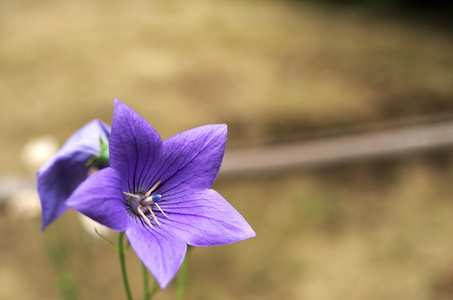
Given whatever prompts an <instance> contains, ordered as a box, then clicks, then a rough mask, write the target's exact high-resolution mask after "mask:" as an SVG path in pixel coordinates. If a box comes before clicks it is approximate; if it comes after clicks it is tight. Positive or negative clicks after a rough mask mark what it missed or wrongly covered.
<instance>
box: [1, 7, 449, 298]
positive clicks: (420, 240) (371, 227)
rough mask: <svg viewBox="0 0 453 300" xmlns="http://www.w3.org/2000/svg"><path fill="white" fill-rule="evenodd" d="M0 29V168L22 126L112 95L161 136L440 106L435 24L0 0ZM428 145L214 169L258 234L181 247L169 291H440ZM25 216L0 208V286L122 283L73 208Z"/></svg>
mask: <svg viewBox="0 0 453 300" xmlns="http://www.w3.org/2000/svg"><path fill="white" fill-rule="evenodd" d="M0 37H1V44H0V113H1V118H0V126H1V128H2V130H1V131H0V141H1V143H2V145H3V146H2V147H0V173H9V172H13V171H14V172H20V171H23V170H24V168H23V167H22V166H21V165H20V163H18V160H19V154H20V150H21V148H22V145H23V144H24V142H25V141H27V140H28V139H29V138H31V137H33V136H36V135H43V134H48V133H52V134H55V135H56V136H57V138H58V139H59V141H60V142H63V141H64V140H65V139H66V138H67V137H68V136H69V135H70V134H71V133H72V132H73V131H74V130H76V129H78V128H80V127H81V126H82V125H83V124H85V123H86V122H88V121H89V120H91V119H92V118H100V119H102V120H104V121H106V122H109V120H110V119H111V114H112V110H113V105H112V102H111V99H112V98H113V97H117V98H119V99H121V100H123V101H124V102H126V103H128V104H129V105H131V106H132V107H133V108H134V109H136V110H137V111H138V112H139V113H140V114H142V115H143V116H144V117H145V118H146V119H148V120H149V121H150V122H151V123H152V124H153V125H154V126H155V127H156V128H157V129H158V131H159V132H161V133H162V135H163V137H168V136H170V135H172V134H174V133H176V132H178V131H181V130H185V129H188V128H191V127H194V126H197V125H201V124H206V123H218V122H226V123H228V125H229V128H230V139H231V140H232V141H233V142H238V141H256V140H263V139H269V138H275V137H281V136H284V135H289V134H294V133H297V134H300V133H306V132H309V131H310V132H311V131H312V130H317V129H326V128H337V127H345V126H349V125H352V124H363V123H366V122H370V121H377V120H387V119H392V118H399V117H404V116H415V115H422V114H430V113H439V112H451V111H453V102H452V101H451V95H452V92H453V76H452V75H453V55H452V53H453V51H452V50H453V40H452V39H451V38H450V37H449V36H447V35H446V34H443V33H438V32H434V31H431V30H429V29H427V28H424V27H423V26H418V25H414V24H412V25H411V26H408V25H407V24H406V25H405V24H400V23H398V22H396V21H395V20H379V19H377V18H374V17H373V16H370V15H365V14H361V13H354V12H348V11H345V10H340V9H339V8H336V9H332V8H330V9H329V8H323V9H319V8H316V7H312V6H309V5H307V4H295V3H280V2H265V1H246V2H242V1H214V0H194V1H171V2H162V1H160V2H158V1H138V2H134V4H133V5H132V4H130V3H126V2H121V1H115V0H114V1H95V2H93V1H84V0H82V1H77V2H61V1H50V0H49V1H41V2H40V3H39V4H38V3H35V2H32V1H27V0H22V1H1V2H0ZM444 158H445V160H444V161H441V162H440V163H439V162H437V161H436V160H426V161H423V160H420V158H413V159H408V160H406V161H404V162H402V163H395V164H392V163H391V164H387V165H384V166H382V165H381V164H380V163H374V164H365V165H363V166H361V165H355V166H352V167H341V168H338V169H328V170H324V171H317V172H311V171H310V172H306V173H300V174H275V175H271V176H269V177H267V178H239V179H237V180H231V181H220V182H218V183H217V184H216V189H218V190H219V191H220V192H221V193H222V194H223V195H224V196H225V197H226V198H227V199H228V200H229V201H230V202H231V203H232V204H233V205H234V206H235V207H237V208H238V210H239V211H240V212H242V213H243V214H244V216H245V217H246V219H248V220H249V221H250V223H251V224H252V226H253V227H254V228H255V230H256V231H257V233H258V237H257V238H256V239H252V240H249V241H245V242H243V243H239V244H235V245H230V246H224V247H216V248H200V249H196V250H195V251H194V252H193V255H192V256H191V260H190V266H191V267H190V271H189V272H190V275H191V276H193V278H195V279H194V282H193V283H192V284H191V286H190V287H189V290H188V297H187V299H310V300H311V299H314V300H318V299H319V300H330V299H348V300H354V299H370V300H381V299H408V300H409V299H410V300H418V299H424V300H425V299H426V300H428V299H436V300H437V299H451V298H452V297H453V289H452V288H451V287H452V286H453V268H452V267H451V266H452V265H453V264H452V262H453V254H452V253H453V242H451V238H450V235H451V232H452V228H453V221H452V220H453V218H451V212H452V209H453V207H452V205H453V204H452V202H451V201H450V198H451V196H450V195H451V185H452V183H451V178H453V177H452V176H453V164H452V162H451V157H449V156H448V155H445V156H444ZM39 227H40V225H39V222H38V221H37V220H35V221H26V220H23V219H17V218H13V217H12V216H9V215H7V214H6V213H4V214H3V215H2V218H0V235H1V236H2V240H1V242H0V260H1V261H2V265H1V267H0V298H1V299H7V300H9V299H24V300H27V299H37V298H43V299H58V298H59V293H58V290H57V288H56V284H55V283H56V280H57V279H56V278H57V277H56V276H57V274H66V272H73V273H74V275H73V276H74V280H75V283H76V285H77V291H78V294H79V296H80V297H79V298H80V299H103V298H104V299H123V298H124V297H123V291H122V288H121V285H120V282H121V281H120V276H119V272H118V271H119V269H118V265H117V260H116V258H115V253H114V251H113V249H110V248H109V246H108V245H106V244H105V243H92V242H91V241H90V240H89V239H88V238H87V236H85V235H83V234H82V233H81V232H80V225H78V223H77V219H76V216H75V215H74V214H72V213H70V214H68V215H66V216H65V217H64V218H63V219H62V220H59V221H58V222H57V223H56V224H54V225H53V226H52V227H51V228H49V230H48V231H47V232H46V233H45V234H44V235H39V234H38V230H39ZM60 240H61V242H60ZM60 243H63V244H62V245H63V246H64V249H66V250H65V252H61V247H62V246H61V244H60ZM55 249H57V250H58V249H60V250H59V251H57V252H55ZM49 253H50V254H49ZM62 253H64V254H65V256H63V257H64V259H63V260H61V261H60V260H58V258H61V257H62V256H61V255H62ZM56 259H57V260H56ZM130 260H132V261H133V262H132V264H131V266H130V272H131V274H134V275H131V276H133V278H134V283H133V286H134V291H136V292H137V293H139V289H140V279H139V278H138V277H137V276H138V275H139V274H140V269H139V265H138V263H137V262H136V261H134V259H133V255H132V253H131V256H130ZM66 276H68V275H66ZM134 276H135V277H134ZM172 297H173V295H172V288H171V287H170V288H169V289H168V290H166V291H164V292H163V293H162V294H161V296H160V297H159V299H170V298H172Z"/></svg>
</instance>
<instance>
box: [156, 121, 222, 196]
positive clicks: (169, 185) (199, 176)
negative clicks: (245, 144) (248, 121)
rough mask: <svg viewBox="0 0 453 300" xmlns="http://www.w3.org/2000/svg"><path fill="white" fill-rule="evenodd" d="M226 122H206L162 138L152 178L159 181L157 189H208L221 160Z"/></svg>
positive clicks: (161, 190) (162, 190) (217, 171)
mask: <svg viewBox="0 0 453 300" xmlns="http://www.w3.org/2000/svg"><path fill="white" fill-rule="evenodd" d="M226 138H227V126H226V125H224V124H220V125H206V126H201V127H197V128H194V129H191V130H187V131H184V132H181V133H179V134H177V135H175V136H173V137H171V138H169V139H168V140H166V141H165V142H164V145H163V147H162V148H161V154H160V157H159V161H158V162H157V164H156V165H157V166H156V167H155V171H157V172H156V174H153V175H152V177H151V178H152V179H153V181H154V182H155V181H158V180H161V181H162V185H161V187H160V188H159V192H160V193H161V194H162V193H165V192H166V191H172V192H175V191H177V190H184V189H188V188H190V189H195V188H200V189H207V188H210V187H211V185H212V184H213V183H214V180H215V179H216V177H217V174H218V173H219V169H220V165H221V164H222V159H223V154H224V152H225V143H226Z"/></svg>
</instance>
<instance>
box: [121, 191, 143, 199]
mask: <svg viewBox="0 0 453 300" xmlns="http://www.w3.org/2000/svg"><path fill="white" fill-rule="evenodd" d="M123 194H124V195H126V196H129V197H133V198H135V199H138V200H142V197H140V195H135V194H131V193H126V192H123Z"/></svg>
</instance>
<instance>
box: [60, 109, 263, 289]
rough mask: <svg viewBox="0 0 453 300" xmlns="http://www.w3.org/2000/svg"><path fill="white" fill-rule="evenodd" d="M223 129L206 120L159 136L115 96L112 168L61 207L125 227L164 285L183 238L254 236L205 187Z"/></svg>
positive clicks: (196, 241) (207, 240)
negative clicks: (64, 206)
mask: <svg viewBox="0 0 453 300" xmlns="http://www.w3.org/2000/svg"><path fill="white" fill-rule="evenodd" d="M226 135H227V128H226V125H207V126H202V127H198V128H194V129H191V130H188V131H185V132H182V133H179V134H177V135H175V136H173V137H171V138H169V139H167V140H166V141H162V139H161V137H160V136H159V134H158V133H157V132H156V131H155V130H154V128H153V127H152V126H151V125H150V124H149V123H148V122H147V121H145V120H144V119H143V118H142V117H141V116H140V115H138V114H137V113H136V112H135V111H133V110H132V109H131V108H130V107H128V106H127V105H125V104H123V103H121V102H120V101H118V100H116V101H115V111H114V114H113V121H112V133H111V136H110V165H111V167H109V168H105V169H103V170H101V171H99V172H97V173H95V174H94V175H93V176H91V177H90V178H88V179H87V180H85V181H84V182H83V183H82V184H81V185H80V186H79V187H78V188H77V189H76V190H75V191H74V193H73V194H72V195H71V197H70V198H69V199H68V206H69V207H71V208H73V209H75V210H77V211H79V212H81V213H83V214H85V215H86V216H88V217H90V218H92V219H93V220H95V221H97V222H99V223H101V224H103V225H105V226H108V227H110V228H112V229H114V230H117V231H124V232H125V234H126V236H127V238H128V239H129V242H130V244H131V247H132V248H133V249H134V250H135V252H136V254H137V256H138V257H139V258H140V260H141V261H142V262H143V263H144V265H145V266H146V267H147V268H148V270H149V271H150V272H151V273H152V274H153V275H154V277H155V278H156V280H157V282H158V283H159V285H160V287H161V288H165V286H167V284H168V283H169V282H170V281H171V280H172V278H173V277H174V276H175V274H176V272H177V271H178V269H179V267H180V266H181V264H182V262H183V259H184V256H185V254H186V250H187V245H192V246H216V245H225V244H230V243H234V242H238V241H241V240H244V239H248V238H251V237H254V236H255V232H254V231H253V229H252V228H251V227H250V226H249V224H248V223H247V222H246V221H245V220H244V218H243V217H242V216H241V215H240V214H239V213H238V212H237V211H236V210H235V209H234V208H233V207H232V206H231V205H230V204H229V203H228V202H227V201H226V200H225V199H224V198H223V197H222V196H221V195H220V194H219V193H217V192H216V191H214V190H212V189H210V187H211V185H212V184H213V182H214V180H215V178H216V177H217V174H218V172H219V169H220V165H221V162H222V158H223V154H224V151H225V142H226Z"/></svg>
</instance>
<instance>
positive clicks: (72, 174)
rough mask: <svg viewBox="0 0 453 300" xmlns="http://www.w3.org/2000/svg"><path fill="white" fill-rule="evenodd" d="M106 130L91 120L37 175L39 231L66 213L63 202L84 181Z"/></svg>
mask: <svg viewBox="0 0 453 300" xmlns="http://www.w3.org/2000/svg"><path fill="white" fill-rule="evenodd" d="M109 135H110V127H109V126H108V125H106V124H104V123H103V122H101V121H99V120H93V121H91V122H90V123H88V124H87V125H85V126H84V127H83V128H82V129H80V130H79V131H77V132H76V133H74V134H73V135H72V136H71V137H70V138H69V139H68V140H67V142H66V143H65V144H64V145H63V147H62V148H61V149H60V150H59V151H58V152H57V153H56V154H55V155H54V156H53V157H52V158H51V159H50V160H49V161H47V162H46V163H45V164H44V165H43V166H42V167H41V168H40V169H39V170H38V173H37V176H38V182H37V189H38V194H39V198H40V200H41V207H42V223H43V224H42V230H44V229H45V228H46V227H47V226H48V225H49V224H50V223H52V222H53V221H55V220H56V219H57V218H58V217H60V216H61V215H62V214H63V213H65V212H66V210H67V209H68V208H67V206H66V200H67V199H68V197H69V196H70V195H71V193H72V192H73V191H74V190H75V188H76V187H77V186H78V185H79V184H80V183H81V182H82V181H84V180H85V179H86V178H87V177H88V172H89V168H90V166H88V165H87V163H88V162H89V161H90V159H92V158H93V157H96V156H97V155H99V154H100V153H101V140H102V141H103V142H104V143H105V144H106V145H107V143H108V139H109Z"/></svg>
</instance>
